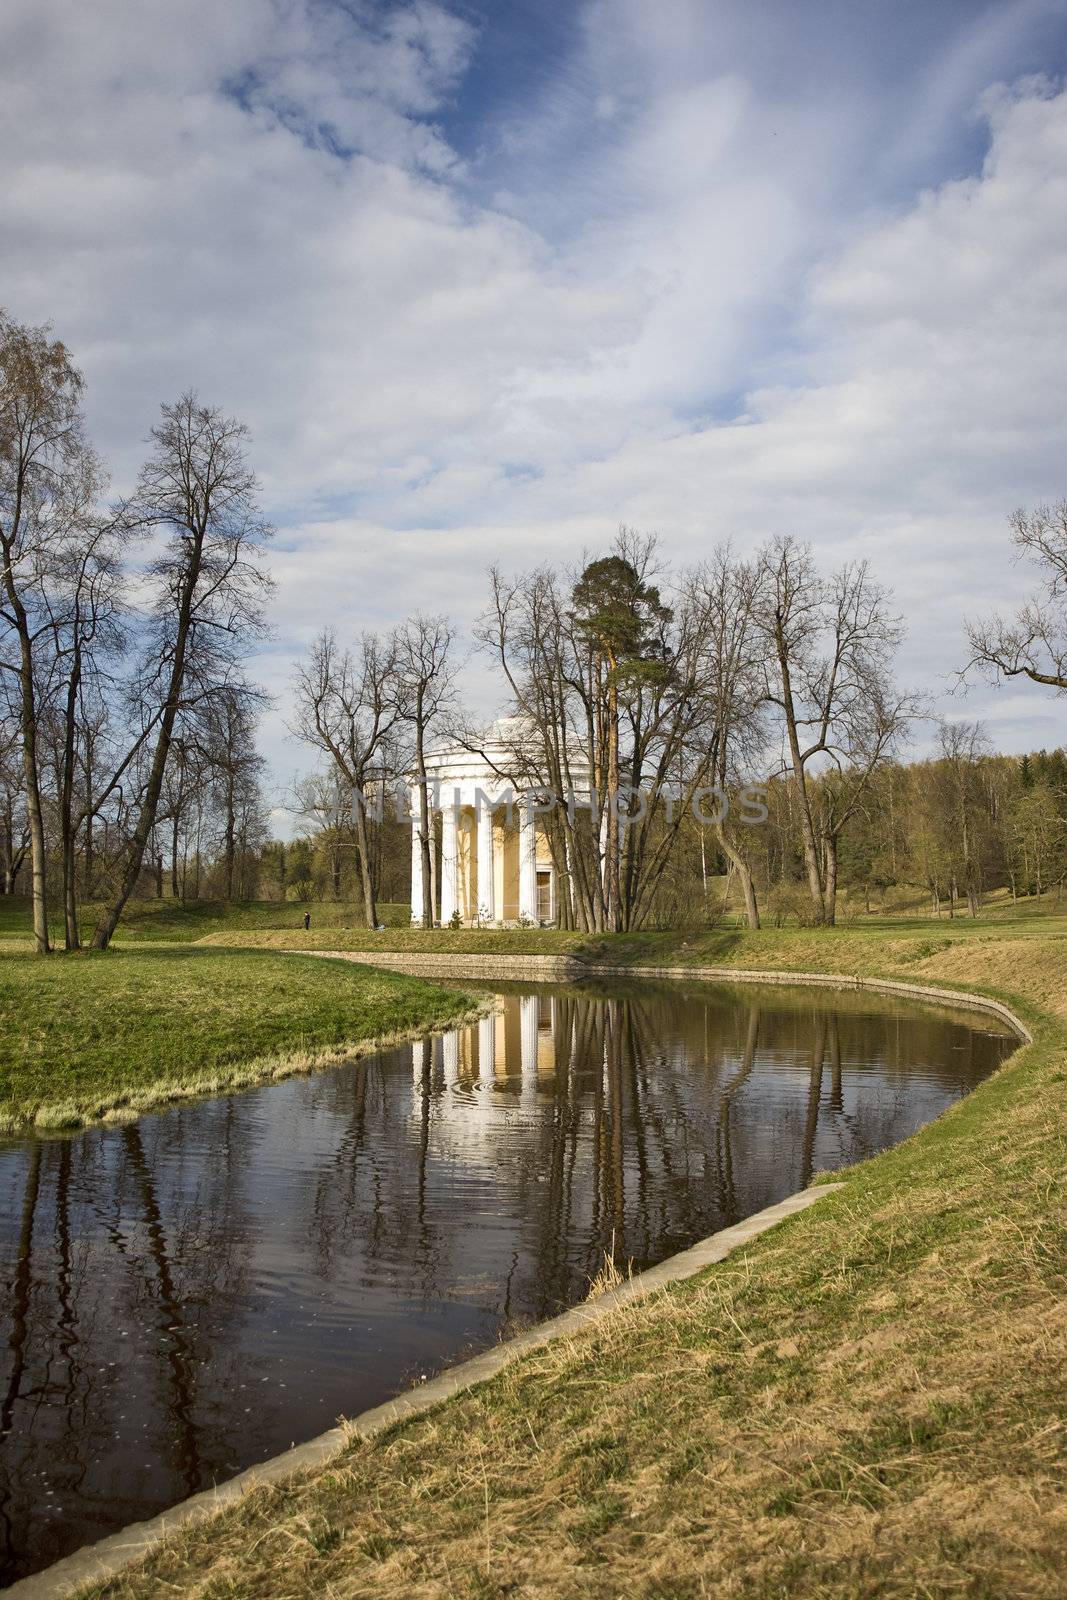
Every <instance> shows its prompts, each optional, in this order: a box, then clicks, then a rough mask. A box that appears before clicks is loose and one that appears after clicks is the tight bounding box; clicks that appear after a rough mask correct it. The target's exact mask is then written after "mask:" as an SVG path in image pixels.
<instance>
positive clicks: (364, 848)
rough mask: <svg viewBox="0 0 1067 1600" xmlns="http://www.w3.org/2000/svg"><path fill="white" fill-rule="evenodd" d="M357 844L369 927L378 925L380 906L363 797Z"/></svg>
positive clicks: (359, 805)
mask: <svg viewBox="0 0 1067 1600" xmlns="http://www.w3.org/2000/svg"><path fill="white" fill-rule="evenodd" d="M356 844H357V846H358V849H359V871H360V877H361V879H362V881H363V909H364V912H365V914H366V918H367V927H368V928H376V927H377V926H378V906H377V903H376V900H375V895H374V877H373V874H372V873H371V869H370V833H369V830H368V828H367V811H366V807H365V806H364V804H363V801H362V799H359V800H357V801H356Z"/></svg>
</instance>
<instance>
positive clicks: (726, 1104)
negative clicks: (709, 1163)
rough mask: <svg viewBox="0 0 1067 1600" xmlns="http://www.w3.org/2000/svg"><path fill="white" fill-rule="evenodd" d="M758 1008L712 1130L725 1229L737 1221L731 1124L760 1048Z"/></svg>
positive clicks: (752, 1011)
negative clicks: (713, 1132) (737, 1102)
mask: <svg viewBox="0 0 1067 1600" xmlns="http://www.w3.org/2000/svg"><path fill="white" fill-rule="evenodd" d="M759 1023H760V1011H759V1006H750V1007H749V1010H748V1027H747V1032H746V1035H745V1043H744V1048H743V1049H742V1052H741V1059H740V1061H739V1062H738V1065H737V1070H736V1071H735V1072H734V1073H733V1074H732V1075H731V1077H730V1078H729V1079H728V1080H727V1082H726V1083H725V1084H724V1086H723V1089H722V1093H721V1094H720V1096H719V1115H718V1119H717V1121H716V1126H715V1156H716V1170H717V1172H718V1178H719V1206H720V1209H721V1211H722V1218H723V1221H724V1222H725V1224H726V1226H727V1227H730V1226H731V1225H732V1224H733V1223H735V1222H737V1221H738V1220H739V1212H738V1202H737V1190H736V1187H735V1185H734V1151H733V1123H734V1117H735V1114H736V1113H735V1103H736V1100H737V1097H738V1095H739V1094H740V1092H741V1089H742V1087H743V1086H744V1083H745V1080H746V1079H747V1078H748V1077H749V1076H750V1074H751V1072H752V1068H753V1067H754V1066H755V1064H756V1050H757V1048H758V1045H759Z"/></svg>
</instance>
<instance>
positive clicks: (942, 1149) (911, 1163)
mask: <svg viewBox="0 0 1067 1600" xmlns="http://www.w3.org/2000/svg"><path fill="white" fill-rule="evenodd" d="M1063 940H1064V929H1063V927H1062V926H1060V925H1059V924H1054V923H1049V924H1047V925H1044V926H1035V927H1033V928H1031V927H1029V926H1027V927H1025V928H1024V927H1017V928H1012V927H1010V926H1004V927H1001V928H997V929H996V930H995V931H994V930H991V929H989V928H988V927H986V928H981V926H980V925H979V927H978V928H966V926H964V927H963V928H959V929H953V930H952V931H951V933H950V934H948V933H946V930H945V929H944V927H943V926H942V927H941V928H938V929H937V931H936V935H931V931H930V928H929V925H926V927H925V928H924V929H923V930H922V931H921V933H920V932H919V931H913V930H910V929H907V928H901V927H899V926H897V927H893V928H889V929H884V928H875V929H872V930H871V931H870V932H865V933H858V932H854V931H852V930H847V929H846V930H840V931H839V932H829V933H825V932H821V933H814V932H813V933H806V932H802V931H796V932H792V933H782V932H768V933H767V934H765V935H740V936H736V937H735V936H730V938H729V939H728V940H727V938H726V936H723V935H716V934H712V935H708V936H705V937H704V938H702V939H699V940H694V939H688V940H687V939H685V938H675V939H673V940H661V941H658V942H656V943H654V944H649V943H648V942H647V941H641V940H633V941H630V942H629V943H620V945H618V946H616V947H615V950H614V951H613V952H612V955H613V957H614V955H615V954H616V953H618V952H619V951H623V950H624V951H626V952H627V953H628V955H629V957H630V958H631V959H641V958H642V957H643V958H644V959H646V960H648V959H661V958H662V955H663V952H664V951H665V950H666V949H668V948H671V949H673V951H674V954H673V955H672V959H678V958H679V957H685V956H687V957H688V958H689V959H691V960H692V961H694V962H699V961H702V960H707V961H712V960H714V961H715V962H716V963H717V964H731V965H737V966H755V967H760V968H771V967H793V968H795V969H797V970H803V969H809V970H816V969H821V970H826V971H855V972H865V973H872V974H873V973H881V974H883V975H885V976H891V977H892V976H906V977H909V978H916V979H920V978H921V979H923V980H926V981H934V982H945V983H949V984H952V985H953V986H961V985H963V984H973V985H975V986H977V987H980V988H985V989H987V990H989V991H996V992H998V993H999V994H1001V995H1002V996H1003V997H1004V998H1007V999H1009V1000H1011V1001H1012V1002H1013V1003H1014V1004H1015V1005H1016V1006H1017V1008H1018V1009H1019V1010H1020V1011H1021V1012H1022V1013H1023V1014H1024V1015H1025V1016H1026V1017H1027V1020H1028V1021H1029V1022H1030V1024H1031V1026H1032V1027H1033V1030H1034V1034H1035V1043H1034V1045H1033V1046H1031V1047H1030V1048H1028V1049H1026V1050H1023V1051H1021V1052H1020V1053H1019V1054H1017V1055H1016V1056H1015V1057H1013V1059H1012V1060H1011V1062H1009V1063H1008V1064H1007V1065H1006V1066H1005V1067H1004V1068H1003V1069H1002V1070H1001V1071H1000V1072H999V1073H998V1074H996V1075H995V1077H993V1078H992V1079H990V1080H989V1081H988V1082H987V1083H986V1084H984V1085H983V1086H982V1087H981V1088H979V1089H978V1090H977V1091H976V1092H975V1093H974V1094H973V1095H971V1096H970V1097H969V1098H968V1099H967V1100H966V1101H964V1102H962V1103H961V1104H960V1105H959V1106H957V1107H956V1108H954V1110H953V1111H951V1112H950V1113H948V1114H947V1115H946V1116H945V1117H943V1118H942V1119H940V1121H938V1122H937V1123H935V1124H933V1125H932V1126H931V1127H929V1128H928V1129H925V1130H924V1131H923V1132H922V1133H920V1134H919V1135H917V1136H916V1137H915V1138H914V1139H912V1140H910V1141H908V1142H907V1143H906V1144H905V1145H903V1146H901V1147H900V1148H899V1149H897V1150H894V1151H891V1152H889V1153H888V1154H886V1155H883V1156H881V1157H878V1158H877V1159H876V1160H874V1161H871V1162H868V1163H865V1164H864V1165H863V1166H861V1167H858V1168H855V1169H854V1170H853V1171H852V1172H851V1173H850V1174H849V1175H848V1181H847V1185H846V1187H845V1189H843V1190H842V1191H841V1192H840V1193H839V1194H837V1195H836V1196H834V1197H833V1198H831V1199H829V1200H827V1201H824V1202H822V1203H821V1204H820V1206H818V1207H816V1208H815V1209H814V1210H813V1211H810V1212H807V1213H805V1214H803V1215H802V1216H799V1217H797V1218H794V1219H792V1220H791V1221H790V1222H788V1223H786V1224H785V1225H784V1226H783V1227H781V1228H780V1229H778V1230H776V1231H775V1232H774V1233H772V1234H770V1235H767V1236H766V1237H764V1238H763V1239H762V1240H759V1241H757V1242H755V1243H754V1244H752V1245H751V1246H749V1247H748V1248H746V1249H745V1250H744V1251H743V1252H741V1253H739V1254H738V1255H737V1256H735V1257H733V1258H731V1259H730V1260H729V1261H728V1262H726V1263H724V1264H722V1265H721V1266H719V1267H716V1268H713V1269H712V1270H711V1271H710V1272H708V1273H706V1274H704V1275H703V1277H702V1278H700V1279H698V1280H695V1281H694V1282H692V1283H690V1284H689V1285H685V1286H681V1287H678V1288H675V1289H672V1290H670V1291H668V1292H666V1293H664V1294H663V1295H661V1296H658V1297H657V1298H656V1300H655V1302H653V1303H646V1304H645V1305H643V1306H640V1307H637V1308H629V1309H627V1310H624V1311H621V1312H618V1313H616V1314H615V1315H614V1316H613V1317H611V1318H609V1319H607V1320H606V1321H605V1322H603V1323H601V1324H599V1325H598V1327H597V1329H596V1330H595V1332H592V1333H591V1334H590V1335H589V1336H586V1337H584V1338H582V1339H578V1340H575V1341H573V1342H571V1343H567V1344H557V1345H555V1346H552V1347H550V1348H549V1349H547V1350H546V1351H543V1352H540V1353H538V1354H536V1355H534V1356H532V1357H530V1358H528V1359H527V1360H526V1361H524V1362H523V1363H521V1364H519V1365H517V1366H516V1367H514V1368H511V1369H509V1371H507V1372H506V1373H504V1374H503V1375H501V1376H500V1377H499V1378H497V1379H495V1380H494V1381H493V1382H492V1383H490V1384H488V1385H485V1386H483V1387H482V1388H480V1389H478V1390H476V1391H474V1392H472V1393H471V1394H469V1395H467V1396H465V1397H461V1398H459V1399H457V1400H455V1401H452V1402H450V1403H448V1404H447V1405H445V1406H443V1407H440V1408H439V1409H438V1410H437V1411H436V1412H435V1413H433V1414H432V1415H431V1416H429V1417H428V1418H425V1419H421V1420H418V1421H415V1422H412V1423H410V1424H408V1425H406V1426H403V1427H400V1428H398V1429H396V1430H394V1431H393V1432H392V1433H391V1434H390V1435H388V1436H386V1437H385V1438H384V1439H382V1440H379V1441H376V1442H372V1443H370V1444H363V1445H356V1446H355V1447H354V1448H353V1449H352V1450H351V1452H350V1453H349V1454H348V1455H347V1456H346V1457H345V1458H343V1459H342V1460H341V1461H339V1462H338V1464H337V1465H336V1466H335V1467H333V1468H332V1469H330V1470H328V1471H325V1472H319V1473H316V1474H313V1475H310V1476H309V1477H308V1478H306V1479H303V1480H300V1481H299V1482H298V1483H296V1484H295V1485H293V1486H290V1487H287V1488H286V1489H285V1490H279V1489H271V1490H264V1491H260V1492H257V1493H255V1494H253V1495H251V1496H249V1497H248V1498H247V1499H246V1500H245V1501H244V1502H243V1503H242V1505H241V1506H240V1507H238V1508H236V1509H235V1510H234V1511H231V1512H227V1513H225V1514H223V1515H222V1516H221V1517H220V1518H218V1519H216V1520H214V1521H213V1522H212V1523H211V1524H210V1525H207V1526H205V1527H204V1528H202V1529H200V1530H193V1531H191V1532H189V1533H188V1534H185V1535H179V1536H177V1537H176V1538H175V1539H174V1540H173V1541H172V1542H170V1543H169V1544H168V1546H166V1547H165V1548H164V1549H163V1550H162V1551H161V1552H160V1553H159V1554H158V1555H157V1556H155V1557H154V1558H153V1560H152V1561H151V1562H150V1563H148V1564H147V1565H146V1566H144V1567H142V1568H137V1569H134V1570H133V1571H132V1572H131V1573H130V1574H129V1575H128V1576H126V1577H125V1578H122V1579H119V1580H116V1581H115V1582H113V1583H112V1584H110V1585H108V1586H105V1588H102V1589H100V1590H97V1591H95V1592H98V1593H105V1592H106V1593H107V1594H108V1595H111V1596H116V1597H117V1596H121V1597H124V1600H128V1597H132V1596H135V1595H136V1596H145V1595H163V1594H171V1593H175V1592H177V1593H181V1594H182V1595H187V1596H194V1595H195V1596H202V1597H204V1600H207V1597H208V1596H211V1597H213V1600H219V1597H222V1596H230V1597H236V1596H249V1597H251V1596H256V1597H257V1600H258V1597H269V1596H274V1597H279V1600H280V1597H283V1596H284V1597H286V1600H290V1597H298V1596H299V1597H304V1596H307V1597H308V1600H310V1597H312V1596H316V1597H317V1596H320V1595H323V1594H330V1595H332V1596H335V1597H338V1600H348V1597H353V1596H364V1595H367V1596H369V1595H375V1596H381V1597H384V1600H390V1597H397V1600H399V1597H400V1596H404V1597H408V1596H411V1597H421V1596H445V1595H449V1596H453V1595H454V1596H490V1595H494V1596H495V1595H508V1596H538V1597H540V1596H545V1597H548V1596H553V1597H555V1596H571V1595H573V1596H578V1595H582V1596H588V1595H621V1594H626V1595H628V1596H630V1595H633V1596H646V1597H648V1600H652V1597H656V1600H668V1597H671V1600H682V1597H689V1596H698V1595H707V1594H714V1595H723V1596H739V1597H752V1600H755V1597H767V1600H770V1597H772V1596H779V1595H783V1594H788V1595H790V1596H797V1597H806V1596H811V1597H815V1596H818V1597H820V1600H824V1597H825V1600H838V1597H839V1600H846V1597H848V1600H853V1597H865V1596H871V1597H873V1596H878V1597H887V1596H888V1597H899V1600H905V1597H907V1600H911V1597H913V1596H916V1595H923V1596H944V1597H946V1600H947V1597H949V1596H952V1597H974V1600H979V1597H981V1600H989V1597H994V1596H996V1597H1001V1596H1003V1597H1005V1600H1007V1597H1009V1596H1010V1597H1013V1600H1018V1597H1027V1596H1053V1595H1060V1594H1062V1592H1063V1591H1062V1560H1063V1555H1064V1550H1065V1548H1067V1521H1065V1519H1064V1515H1063V1510H1062V1507H1063V1503H1064V1500H1063V1487H1064V1471H1063V1466H1064V1462H1063V1453H1062V1443H1063V1436H1062V1431H1057V1426H1058V1422H1059V1424H1060V1425H1062V1420H1063V1402H1064V1371H1065V1367H1067V1359H1065V1358H1067V1331H1065V1325H1064V1288H1065V1284H1064V1270H1063V1269H1064V1261H1065V1257H1067V1233H1065V1229H1064V1216H1065V1207H1064V1195H1063V1187H1064V1175H1065V1167H1067V1149H1065V1141H1064V1125H1065V1119H1064V1112H1065V1109H1067V945H1065V944H1064V942H1063ZM541 947H542V948H543V947H544V946H543V945H542V946H541ZM481 948H485V946H484V945H482V946H481Z"/></svg>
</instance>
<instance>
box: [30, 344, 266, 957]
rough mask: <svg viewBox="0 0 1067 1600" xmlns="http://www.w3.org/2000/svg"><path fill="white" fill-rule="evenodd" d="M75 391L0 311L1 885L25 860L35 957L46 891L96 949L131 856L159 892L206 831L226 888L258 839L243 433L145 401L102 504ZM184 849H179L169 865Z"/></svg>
mask: <svg viewBox="0 0 1067 1600" xmlns="http://www.w3.org/2000/svg"><path fill="white" fill-rule="evenodd" d="M83 398H84V380H83V378H82V375H81V373H80V372H79V370H78V369H77V367H76V366H75V365H74V363H73V361H72V359H71V356H70V353H69V352H68V350H67V349H66V347H65V346H64V345H63V344H62V342H61V341H60V340H58V339H56V338H54V337H53V336H52V333H51V330H50V329H48V328H35V327H27V326H23V325H20V324H18V323H16V322H14V321H13V320H12V319H10V318H9V317H6V316H3V315H0V561H2V569H3V570H2V574H0V696H2V698H0V784H2V799H0V809H2V812H3V827H2V847H3V851H4V861H3V872H4V876H5V880H6V882H7V884H8V886H9V887H13V885H14V881H15V879H16V877H17V874H18V872H19V870H20V869H23V868H25V867H26V866H27V865H28V872H29V878H30V887H31V895H32V903H33V932H34V941H35V945H36V948H37V950H38V951H39V952H41V953H42V954H45V953H47V952H48V951H49V948H50V936H49V916H48V907H49V897H50V895H58V897H59V898H60V899H61V901H62V906H63V916H64V937H65V944H66V947H67V949H77V948H78V947H79V945H80V943H81V932H80V928H79V919H78V907H79V900H83V899H85V898H92V899H94V900H95V899H98V900H100V901H101V902H102V905H101V909H100V911H99V914H98V916H97V919H96V924H95V927H94V930H93V933H92V939H91V942H92V945H93V947H94V948H95V949H105V948H106V947H107V945H108V944H109V943H110V940H111V938H112V936H113V934H114V932H115V929H116V927H117V926H118V922H119V918H120V917H121V915H122V911H123V908H124V907H125V905H126V903H127V901H128V900H129V898H130V896H131V894H133V893H134V892H135V890H136V889H137V887H138V883H139V880H140V879H141V875H142V870H143V868H144V867H145V864H146V861H148V862H152V863H154V865H155V867H156V870H157V871H161V865H160V862H161V851H162V838H161V836H162V832H163V830H167V831H169V835H170V841H171V875H172V880H173V879H176V878H177V875H178V872H179V866H178V859H177V858H178V850H179V845H180V843H181V841H182V840H183V839H185V840H186V841H187V838H188V835H189V833H190V831H191V830H192V831H200V830H204V829H206V828H207V827H208V826H211V825H214V824H215V822H216V821H217V820H218V819H221V834H222V856H223V860H224V863H225V871H226V872H227V873H228V874H229V876H230V877H231V879H232V877H233V874H234V873H235V872H236V870H237V860H238V853H239V849H240V847H241V843H242V841H243V840H244V839H245V838H246V836H247V835H248V834H249V832H255V831H256V830H257V829H259V830H262V819H261V817H260V816H258V815H257V813H256V807H257V806H258V793H257V776H258V772H259V766H260V763H259V758H258V756H257V755H256V751H255V744H254V722H255V708H256V703H257V700H258V699H259V698H260V695H259V691H257V689H256V688H255V686H254V685H253V684H251V683H250V682H249V681H248V678H247V676H246V674H245V671H244V659H245V656H246V654H247V651H248V648H249V647H250V645H251V644H252V642H253V641H254V640H255V639H256V638H258V637H259V636H260V635H261V633H262V631H263V628H264V610H263V608H264V604H265V601H266V599H267V596H268V594H269V590H270V579H269V577H268V575H267V572H266V570H265V566H264V552H265V546H266V544H267V541H268V540H269V538H270V535H271V529H270V526H269V524H268V523H267V522H266V520H265V519H264V517H263V515H262V513H261V511H260V508H259V504H258V492H257V486H256V480H255V476H254V474H253V472H252V470H251V468H250V466H249V464H248V460H247V430H246V429H245V428H244V426H243V425H242V424H241V423H239V422H238V421H236V420H235V419H233V418H231V417H227V416H225V415H224V414H223V413H222V412H221V411H219V410H217V409H214V408H212V407H209V406H206V405H203V404H201V403H200V402H199V400H198V399H197V398H196V396H195V395H193V394H186V395H184V396H182V397H181V399H179V400H178V401H176V402H175V403H173V404H168V405H164V406H163V407H162V410H161V416H160V420H159V422H158V423H157V424H156V426H155V427H153V428H152V430H151V435H150V448H149V453H148V457H147V459H146V461H145V464H144V466H143V467H142V469H141V472H140V475H139V478H138V481H137V485H136V488H135V489H134V491H133V493H132V494H131V495H129V496H128V497H126V498H124V499H123V500H121V501H119V502H117V503H114V504H111V505H105V498H106V491H107V479H106V474H105V471H104V468H103V464H102V463H101V461H100V458H99V456H98V455H97V453H96V451H95V450H94V448H93V446H92V444H91V442H90V441H89V439H88V437H87V435H86V430H85V424H84V415H83ZM187 854H188V852H187V851H186V857H187Z"/></svg>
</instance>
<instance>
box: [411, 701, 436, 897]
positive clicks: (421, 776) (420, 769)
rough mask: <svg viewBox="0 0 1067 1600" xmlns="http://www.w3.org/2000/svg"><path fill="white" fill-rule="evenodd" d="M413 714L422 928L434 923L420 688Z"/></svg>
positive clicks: (424, 743)
mask: <svg viewBox="0 0 1067 1600" xmlns="http://www.w3.org/2000/svg"><path fill="white" fill-rule="evenodd" d="M415 715H416V720H415V766H416V776H417V777H418V780H419V851H420V854H421V856H422V925H423V927H424V928H432V927H433V923H434V874H433V854H434V852H433V850H432V849H431V845H432V836H431V833H430V797H429V795H428V794H427V792H426V784H427V778H426V725H425V721H424V717H423V700H422V691H421V690H420V692H419V700H418V705H417V707H416V713H415Z"/></svg>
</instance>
